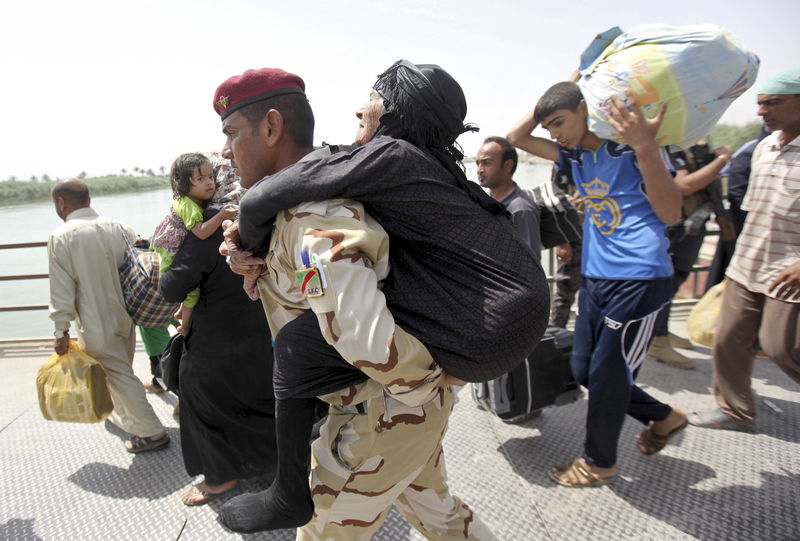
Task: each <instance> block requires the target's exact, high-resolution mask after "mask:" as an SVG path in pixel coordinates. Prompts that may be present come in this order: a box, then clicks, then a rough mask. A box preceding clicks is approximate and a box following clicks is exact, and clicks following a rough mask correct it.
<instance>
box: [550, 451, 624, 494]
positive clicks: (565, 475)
mask: <svg viewBox="0 0 800 541" xmlns="http://www.w3.org/2000/svg"><path fill="white" fill-rule="evenodd" d="M547 473H548V475H549V476H550V479H552V480H553V481H555V482H556V483H558V484H559V485H561V486H562V487H570V488H589V487H600V486H604V485H608V484H610V483H612V482H614V479H616V477H617V474H614V475H609V476H608V477H601V476H599V475H597V474H596V473H594V472H591V471H589V470H588V469H587V468H585V467H584V466H583V464H581V462H580V459H579V458H576V459H575V460H573V461H572V462H570V463H569V464H562V465H561V466H553V467H552V468H550V471H549V472H547ZM570 476H571V477H572V478H573V479H577V482H570V481H569V477H570Z"/></svg>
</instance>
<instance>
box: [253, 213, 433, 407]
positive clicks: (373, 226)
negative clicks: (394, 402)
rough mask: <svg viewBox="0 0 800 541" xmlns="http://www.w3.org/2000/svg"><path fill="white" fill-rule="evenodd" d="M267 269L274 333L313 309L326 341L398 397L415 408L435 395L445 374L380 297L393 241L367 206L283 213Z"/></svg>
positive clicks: (264, 287) (264, 282) (263, 284)
mask: <svg viewBox="0 0 800 541" xmlns="http://www.w3.org/2000/svg"><path fill="white" fill-rule="evenodd" d="M266 264H267V271H266V276H265V277H263V278H262V279H261V280H260V290H261V294H262V299H263V300H264V303H265V307H266V308H267V314H268V318H269V319H270V325H271V326H273V332H275V331H277V330H279V328H280V327H282V325H283V324H285V323H286V322H287V321H289V320H291V319H292V318H293V317H296V316H297V314H298V313H299V312H298V310H299V309H303V308H305V309H308V308H310V309H311V310H313V311H314V313H315V314H316V315H317V318H318V320H319V324H320V329H321V330H322V334H323V336H324V337H325V340H326V341H327V342H328V343H329V344H330V345H331V346H333V347H334V348H336V350H337V351H338V352H339V354H340V355H341V356H342V357H343V358H344V359H345V360H346V361H347V362H349V363H350V364H352V365H353V366H355V367H357V368H359V369H360V370H362V371H363V372H364V373H365V374H366V375H367V376H369V378H370V379H372V380H375V381H377V382H379V383H380V384H382V385H383V386H384V387H385V388H386V390H387V391H388V393H389V394H390V395H392V396H393V397H394V398H396V399H398V400H400V401H401V402H403V403H405V404H407V405H412V406H415V405H419V404H422V403H425V402H427V401H428V400H430V399H431V398H433V397H434V396H435V394H436V391H437V383H438V381H439V379H440V378H441V376H442V370H441V368H439V367H438V366H437V365H436V363H435V362H434V361H433V358H432V357H431V355H430V353H429V352H428V350H427V348H426V347H425V346H424V345H423V344H422V343H421V342H420V341H419V340H417V339H416V338H415V337H413V336H411V335H410V334H408V333H406V332H405V331H404V330H403V329H401V328H400V327H398V326H397V325H395V322H394V318H393V317H392V314H391V312H390V311H389V309H388V308H387V306H386V299H385V297H384V296H383V293H382V292H381V290H380V282H381V280H383V279H384V278H385V277H386V275H387V274H388V272H389V238H388V236H387V234H386V232H385V231H384V230H383V228H382V227H381V226H380V225H379V224H378V223H377V222H375V221H374V220H373V219H372V218H371V217H369V216H368V215H366V213H365V212H364V209H363V207H362V206H361V204H360V203H356V202H353V201H349V200H343V199H336V200H329V201H321V202H313V203H304V204H302V205H299V206H297V207H295V208H293V209H291V210H289V211H284V212H282V213H281V214H279V215H278V217H277V220H276V223H275V231H274V233H273V238H272V245H271V247H270V251H269V254H268V256H267V259H266ZM307 269H312V272H308V270H307ZM313 271H317V272H313ZM265 294H266V296H267V297H268V298H266V299H265V298H264V296H265ZM273 321H274V323H273Z"/></svg>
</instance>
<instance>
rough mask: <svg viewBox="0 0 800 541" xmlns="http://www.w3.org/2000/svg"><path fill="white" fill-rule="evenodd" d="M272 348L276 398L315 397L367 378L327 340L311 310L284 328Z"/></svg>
mask: <svg viewBox="0 0 800 541" xmlns="http://www.w3.org/2000/svg"><path fill="white" fill-rule="evenodd" d="M273 349H274V351H275V367H274V372H273V378H272V379H273V385H274V388H275V397H276V398H311V397H316V396H320V395H323V394H327V393H332V392H334V391H338V390H340V389H344V388H346V387H349V386H351V385H355V384H356V383H361V382H362V381H364V380H366V379H367V376H366V375H365V374H364V372H362V371H361V370H359V369H358V368H356V367H354V366H353V365H351V364H350V363H348V362H347V361H345V360H344V359H343V358H342V357H341V355H339V353H338V352H337V351H336V349H335V348H334V347H333V346H331V345H329V344H328V343H327V342H326V341H325V338H324V337H323V336H322V331H321V330H320V328H319V322H318V320H317V316H316V314H314V312H312V311H311V310H309V311H307V312H305V313H304V314H303V315H301V316H300V317H298V318H297V319H295V320H294V321H292V322H290V323H288V324H286V325H285V326H284V327H283V328H282V329H281V331H280V332H279V333H278V336H276V337H275V345H274V347H273Z"/></svg>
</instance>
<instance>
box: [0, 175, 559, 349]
mask: <svg viewBox="0 0 800 541" xmlns="http://www.w3.org/2000/svg"><path fill="white" fill-rule="evenodd" d="M465 165H466V167H467V177H468V178H470V179H475V178H476V175H475V164H474V163H467V164H465ZM549 176H550V167H549V166H547V165H532V164H523V163H521V164H519V168H518V169H517V172H516V173H515V175H514V179H515V180H516V182H517V183H518V184H519V185H520V186H521V187H526V188H530V187H533V186H536V185H537V184H540V183H542V182H544V181H546V180H547V179H548V178H549ZM171 200H172V197H171V194H170V191H169V190H168V189H162V190H150V191H142V192H138V193H125V194H117V195H105V196H98V197H94V198H92V207H93V208H94V209H95V210H96V211H97V212H98V213H99V214H101V215H103V216H110V217H113V218H116V219H118V220H120V221H123V222H125V223H127V224H130V225H131V226H132V227H133V228H134V229H135V230H136V232H137V233H139V235H141V236H143V237H149V236H150V235H152V233H153V231H154V230H155V227H156V225H158V222H159V221H160V220H161V218H162V217H163V216H164V214H165V213H166V212H167V210H168V209H169V205H170V202H171ZM62 223H63V222H62V221H61V220H60V219H59V217H58V216H57V215H56V213H55V209H54V208H53V204H52V203H51V202H49V201H42V202H37V203H27V204H23V205H12V206H0V244H16V243H22V242H43V241H46V240H47V236H48V235H49V234H50V232H51V231H53V230H54V229H55V228H57V227H58V226H59V225H61V224H62ZM542 256H543V258H546V257H547V253H546V252H545V253H543V254H542ZM543 263H544V261H543ZM546 268H547V267H545V269H546ZM47 272H48V269H47V249H46V248H20V249H15V250H0V276H2V275H12V274H46V273H47ZM49 294H50V292H49V284H48V281H47V280H24V281H16V280H14V281H0V306H9V305H21V304H47V303H48V300H49ZM52 329H53V327H52V324H51V322H50V320H49V319H48V317H47V311H46V310H28V311H22V312H0V339H2V338H27V337H41V336H50V335H51V334H52Z"/></svg>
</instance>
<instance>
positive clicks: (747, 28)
mask: <svg viewBox="0 0 800 541" xmlns="http://www.w3.org/2000/svg"><path fill="white" fill-rule="evenodd" d="M601 6H602V7H601ZM2 17H3V20H4V22H5V24H4V29H3V31H2V33H0V69H1V70H2V84H0V104H2V107H3V109H4V122H3V127H2V130H0V152H2V159H0V179H6V178H8V177H9V176H11V175H15V176H17V177H19V178H28V177H29V176H30V175H37V176H41V175H42V174H48V175H49V176H50V177H53V178H56V177H65V176H75V175H77V174H78V173H80V172H81V171H85V172H87V173H89V174H90V175H99V174H106V173H117V172H119V171H120V169H122V168H125V169H128V170H131V169H132V168H133V167H140V168H144V169H147V168H152V169H154V170H157V169H158V168H159V167H160V166H165V167H168V166H169V165H170V163H171V162H172V160H173V159H174V158H175V157H176V156H177V155H178V154H180V153H183V152H190V151H194V150H216V149H219V148H220V147H221V146H222V144H223V137H222V135H221V133H220V121H219V117H218V116H217V115H216V113H214V110H213V109H212V106H211V101H212V97H213V94H214V90H215V89H216V87H217V85H219V83H221V82H222V81H223V80H225V79H226V78H228V77H229V76H231V75H236V74H239V73H241V72H243V71H244V70H246V69H248V68H259V67H264V66H272V67H281V68H283V69H286V70H288V71H292V72H295V73H297V74H299V75H300V76H301V77H303V78H304V79H305V82H306V89H307V94H308V97H309V100H310V101H311V104H312V106H313V108H314V111H315V114H316V118H317V129H316V135H315V142H316V143H319V142H321V141H323V140H324V141H327V142H332V143H347V142H351V141H352V138H353V136H354V134H355V130H356V119H355V116H354V113H355V110H356V109H357V108H358V107H359V106H360V105H361V104H362V103H363V102H364V101H365V100H366V98H367V94H368V92H369V89H370V87H371V86H372V83H373V82H374V81H375V77H376V75H377V74H379V73H380V72H382V71H383V70H384V69H385V68H387V67H388V66H389V65H391V64H392V62H394V61H395V60H397V59H399V58H406V59H408V60H410V61H412V62H416V63H435V64H439V65H441V66H442V67H444V68H445V69H447V70H448V71H449V72H450V73H451V74H452V75H453V76H454V77H455V78H456V79H457V80H458V81H459V82H460V83H461V85H462V87H463V88H464V92H465V94H466V96H467V102H468V105H469V113H468V116H467V120H468V121H471V122H475V123H476V124H478V125H479V126H480V127H481V131H480V133H479V134H477V135H465V136H462V138H461V139H460V140H459V141H460V143H461V144H462V146H463V147H464V150H465V151H466V153H467V154H468V155H471V154H474V152H475V151H476V150H477V147H478V146H479V144H480V142H481V141H482V139H483V137H486V136H488V135H498V134H499V135H502V134H505V133H506V132H507V131H508V129H509V128H510V127H511V126H512V125H513V124H514V123H515V122H516V121H517V119H518V118H520V117H521V116H522V115H523V114H524V113H525V112H526V111H528V110H529V109H531V108H532V107H533V105H534V104H535V101H536V100H537V99H538V97H539V95H540V94H541V93H542V92H543V91H544V90H545V89H546V88H547V87H549V86H550V85H551V84H553V83H555V82H557V81H559V80H563V79H564V78H566V77H567V76H568V75H569V73H570V72H571V71H572V70H573V69H574V68H575V67H576V66H577V63H578V57H579V55H580V52H581V51H582V50H583V49H584V47H585V46H586V45H587V44H588V42H589V41H590V40H591V39H592V37H593V36H594V34H595V33H597V32H599V31H602V30H605V29H607V28H609V27H611V26H615V25H616V26H620V27H621V28H622V29H623V30H625V29H627V28H629V27H631V26H633V25H635V24H641V23H668V24H692V23H715V24H718V25H720V26H722V27H724V28H726V29H728V30H730V31H731V32H732V33H733V34H734V36H736V37H737V38H738V39H739V41H740V42H741V43H742V44H743V45H744V46H745V47H746V48H748V49H750V50H752V51H754V52H755V53H756V54H758V55H759V57H760V58H761V71H760V73H759V78H763V77H764V76H768V75H770V74H772V73H775V72H776V71H780V70H782V69H786V68H789V67H793V66H795V65H797V63H798V61H800V58H799V56H800V55H798V53H797V31H798V27H797V21H798V20H800V3H798V2H796V1H795V0H782V1H780V0H761V1H759V2H751V1H744V0H728V1H725V2H715V1H698V0H693V1H687V0H677V1H676V0H665V1H661V2H642V1H641V0H638V1H629V0H617V1H614V2H603V3H601V2H588V1H581V0H571V1H569V2H558V1H548V2H539V1H534V0H528V1H522V0H520V1H504V0H497V1H494V2H475V1H473V0H438V1H434V0H397V1H393V2H380V1H367V0H338V1H336V2H311V1H306V2H301V1H296V2H286V1H283V2H274V1H268V0H263V1H255V0H250V1H248V0H226V1H225V2H221V1H219V2H212V1H206V0H201V1H189V0H158V1H151V0H140V1H136V2H131V1H125V2H122V1H118V0H98V1H94V0H73V1H63V0H59V1H55V0H44V1H38V0H27V1H25V2H14V3H6V4H5V5H4V7H3V9H2ZM792 43H794V44H795V45H791V44H792ZM755 109H756V108H755V92H754V91H753V90H750V91H748V92H747V93H745V94H744V95H743V96H742V97H741V98H739V99H738V100H737V102H735V103H734V104H733V105H732V106H731V108H730V109H729V110H728V112H727V113H726V115H725V116H724V117H723V119H722V121H723V122H729V123H736V124H739V123H744V122H747V121H750V120H753V119H755V118H756V116H755Z"/></svg>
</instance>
